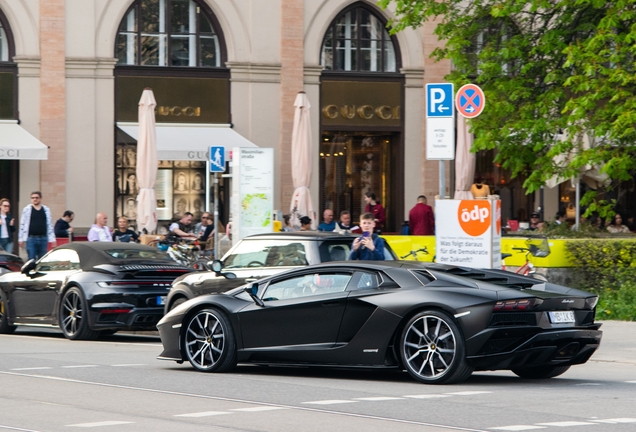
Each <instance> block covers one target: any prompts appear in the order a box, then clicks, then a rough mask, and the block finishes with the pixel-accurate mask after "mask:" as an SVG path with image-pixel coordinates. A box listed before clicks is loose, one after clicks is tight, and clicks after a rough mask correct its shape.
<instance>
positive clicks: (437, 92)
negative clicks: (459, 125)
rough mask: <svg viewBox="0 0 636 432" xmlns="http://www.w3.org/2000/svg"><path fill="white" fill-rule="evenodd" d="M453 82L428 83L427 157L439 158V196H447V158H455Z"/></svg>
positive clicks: (429, 158)
mask: <svg viewBox="0 0 636 432" xmlns="http://www.w3.org/2000/svg"><path fill="white" fill-rule="evenodd" d="M453 97H454V86H453V84H452V83H437V84H433V83H429V84H426V159H428V160H435V159H437V160H439V198H440V199H445V198H446V162H445V161H446V160H453V159H455V109H454V107H453Z"/></svg>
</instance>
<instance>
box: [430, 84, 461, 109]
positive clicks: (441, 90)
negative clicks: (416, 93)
mask: <svg viewBox="0 0 636 432" xmlns="http://www.w3.org/2000/svg"><path fill="white" fill-rule="evenodd" d="M453 90H454V89H453V84H452V83H439V84H426V117H454V116H455V110H454V106H453V102H454V101H453V99H454V98H453V96H454V95H453Z"/></svg>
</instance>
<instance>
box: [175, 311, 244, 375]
mask: <svg viewBox="0 0 636 432" xmlns="http://www.w3.org/2000/svg"><path fill="white" fill-rule="evenodd" d="M184 327H185V332H184V334H183V339H184V340H183V342H184V343H183V347H184V350H185V354H186V357H187V359H188V361H189V362H190V364H191V365H192V366H193V367H194V368H195V369H197V370H199V371H202V372H225V371H227V370H229V369H231V368H233V367H234V366H235V365H236V342H235V340H234V334H233V332H232V327H231V326H230V323H229V321H228V319H227V318H226V317H225V315H224V314H223V313H221V312H219V311H217V310H214V309H204V310H201V311H198V312H197V313H196V314H194V315H193V316H191V317H189V318H188V319H187V320H186V322H185V326H184Z"/></svg>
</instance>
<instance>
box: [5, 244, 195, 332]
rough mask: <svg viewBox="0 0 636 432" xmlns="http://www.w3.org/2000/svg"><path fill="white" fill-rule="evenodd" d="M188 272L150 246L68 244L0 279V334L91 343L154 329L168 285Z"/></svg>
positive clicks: (160, 314)
mask: <svg viewBox="0 0 636 432" xmlns="http://www.w3.org/2000/svg"><path fill="white" fill-rule="evenodd" d="M189 271H192V270H191V269H188V268H185V267H182V266H179V265H176V263H175V262H174V261H173V260H172V259H171V258H170V257H169V256H168V255H166V254H165V253H164V252H161V251H159V250H157V249H155V248H152V247H150V246H143V245H137V244H134V243H119V242H117V243H97V242H94V243H88V242H77V243H71V244H66V245H63V246H60V247H57V248H55V249H53V250H52V251H50V252H49V253H47V254H46V255H44V256H43V257H42V258H41V259H40V260H39V261H37V262H35V261H34V260H30V261H28V262H27V263H26V264H24V266H23V267H22V270H21V272H13V273H7V274H4V275H3V276H1V277H0V333H10V332H13V331H14V330H15V328H16V326H19V325H25V326H40V327H42V326H50V327H59V328H61V329H62V332H63V333H64V336H66V337H67V338H69V339H93V338H96V337H97V336H99V335H100V333H108V334H112V333H114V332H116V331H118V330H154V329H155V326H156V325H157V322H158V321H159V319H160V318H161V317H162V316H163V309H164V303H165V299H166V295H167V294H168V290H169V289H170V285H171V283H172V281H173V280H174V279H175V278H176V277H178V276H181V275H183V274H184V273H187V272H189Z"/></svg>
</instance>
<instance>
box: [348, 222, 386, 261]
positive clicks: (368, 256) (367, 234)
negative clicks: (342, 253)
mask: <svg viewBox="0 0 636 432" xmlns="http://www.w3.org/2000/svg"><path fill="white" fill-rule="evenodd" d="M360 228H361V229H362V235H361V236H360V237H357V238H356V239H355V240H354V241H353V244H352V245H351V253H350V254H349V259H350V260H370V261H383V260H384V240H382V239H381V238H380V236H378V235H377V234H373V229H374V228H375V221H374V220H373V214H372V213H363V214H362V215H360Z"/></svg>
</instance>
